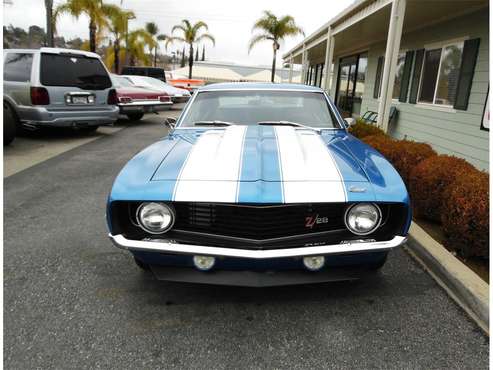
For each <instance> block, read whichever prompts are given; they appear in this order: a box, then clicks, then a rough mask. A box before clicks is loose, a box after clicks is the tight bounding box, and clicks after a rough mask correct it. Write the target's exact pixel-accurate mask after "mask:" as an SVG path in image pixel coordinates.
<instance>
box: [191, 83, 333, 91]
mask: <svg viewBox="0 0 493 370" xmlns="http://www.w3.org/2000/svg"><path fill="white" fill-rule="evenodd" d="M215 90H278V91H283V90H286V91H287V90H297V91H307V92H323V90H322V89H321V88H319V87H315V86H309V85H304V84H297V83H272V82H260V83H259V82H223V83H215V84H210V85H206V86H202V87H200V88H199V91H215Z"/></svg>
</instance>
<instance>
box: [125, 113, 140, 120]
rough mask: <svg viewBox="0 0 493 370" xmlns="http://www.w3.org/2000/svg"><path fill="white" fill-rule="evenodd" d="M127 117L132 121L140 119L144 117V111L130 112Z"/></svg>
mask: <svg viewBox="0 0 493 370" xmlns="http://www.w3.org/2000/svg"><path fill="white" fill-rule="evenodd" d="M127 117H128V119H129V120H130V121H140V120H141V119H142V117H144V113H128V114H127Z"/></svg>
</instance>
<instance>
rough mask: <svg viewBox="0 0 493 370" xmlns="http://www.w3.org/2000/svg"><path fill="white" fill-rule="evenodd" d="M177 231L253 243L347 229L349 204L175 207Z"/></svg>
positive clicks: (175, 227) (189, 204)
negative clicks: (250, 240)
mask: <svg viewBox="0 0 493 370" xmlns="http://www.w3.org/2000/svg"><path fill="white" fill-rule="evenodd" d="M174 206H175V210H176V223H175V226H174V229H175V230H182V231H191V232H200V233H207V234H215V235H223V236H229V237H235V238H245V239H252V240H266V239H274V238H281V237H289V236H294V235H303V234H313V233H320V232H327V231H335V230H342V229H345V226H344V211H345V209H346V207H347V205H346V204H339V203H333V204H299V205H298V204H295V205H258V206H254V205H252V206H249V205H238V204H214V203H175V204H174Z"/></svg>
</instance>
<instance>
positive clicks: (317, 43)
mask: <svg viewBox="0 0 493 370" xmlns="http://www.w3.org/2000/svg"><path fill="white" fill-rule="evenodd" d="M392 2H393V0H360V1H357V2H356V3H354V4H353V5H352V6H350V7H349V8H347V9H346V10H344V11H343V12H342V13H340V14H339V15H337V16H336V17H335V18H333V19H331V20H330V21H329V22H327V23H325V24H324V25H323V26H322V27H320V28H319V29H318V30H317V31H315V32H314V33H312V34H311V35H310V36H308V37H307V38H305V40H303V41H302V42H300V43H299V44H298V45H296V46H295V47H294V48H292V49H291V50H290V51H288V52H287V53H285V54H284V55H283V58H284V60H285V61H289V60H290V59H291V58H293V63H297V64H298V63H301V60H302V53H303V50H304V49H305V50H308V53H309V58H308V59H309V60H313V59H318V58H320V57H321V55H324V54H325V49H326V44H327V43H326V40H327V36H328V29H329V27H330V29H331V35H332V36H334V37H335V49H334V55H341V54H344V53H349V52H351V50H357V49H361V48H362V47H364V46H369V45H371V44H374V43H376V42H380V41H384V40H386V39H387V33H388V25H389V17H390V9H391V4H392ZM488 4H489V3H488V0H429V1H426V3H424V2H423V1H420V0H407V5H406V14H405V17H404V25H403V35H405V34H406V33H410V32H412V31H415V30H418V29H420V28H424V27H427V26H430V25H432V24H435V23H440V22H443V21H445V20H447V19H452V18H456V17H460V16H461V15H465V14H467V13H472V12H476V11H478V10H480V9H482V8H486V7H488ZM423 6H425V7H426V11H423Z"/></svg>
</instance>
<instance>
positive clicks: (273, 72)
mask: <svg viewBox="0 0 493 370" xmlns="http://www.w3.org/2000/svg"><path fill="white" fill-rule="evenodd" d="M273 49H274V56H273V57H272V72H271V75H270V82H274V76H275V74H276V57H277V45H276V43H275V42H274V47H273Z"/></svg>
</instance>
